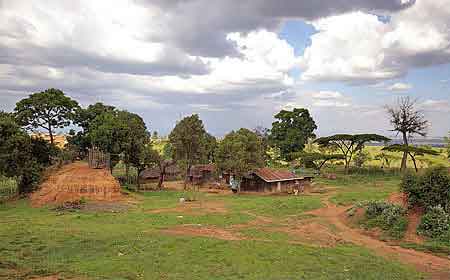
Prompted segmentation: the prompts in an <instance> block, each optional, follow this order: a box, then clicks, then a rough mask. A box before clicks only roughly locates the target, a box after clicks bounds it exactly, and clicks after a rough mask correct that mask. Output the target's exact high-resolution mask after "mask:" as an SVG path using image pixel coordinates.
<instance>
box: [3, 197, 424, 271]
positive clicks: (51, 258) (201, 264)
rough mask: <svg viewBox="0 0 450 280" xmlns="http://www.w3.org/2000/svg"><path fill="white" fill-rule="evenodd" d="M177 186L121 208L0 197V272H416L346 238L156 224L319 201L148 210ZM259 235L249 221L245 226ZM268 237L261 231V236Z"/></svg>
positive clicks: (246, 200) (236, 218) (273, 213)
mask: <svg viewBox="0 0 450 280" xmlns="http://www.w3.org/2000/svg"><path fill="white" fill-rule="evenodd" d="M184 195H185V194H184V193H182V192H172V191H161V192H151V193H145V194H140V195H136V199H138V200H139V201H140V203H139V204H138V205H137V207H134V208H132V209H130V210H128V211H125V212H122V213H106V212H85V211H76V212H62V213H61V212H56V211H53V210H50V209H45V208H44V209H35V208H31V207H30V206H29V205H28V203H27V201H25V200H21V201H18V202H13V203H7V204H3V205H0V240H1V243H0V279H16V278H17V279H26V278H27V277H28V276H30V275H52V274H58V275H60V276H66V277H67V276H75V277H76V276H83V277H86V278H87V279H255V280H256V279H258V280H259V279H421V276H420V275H419V274H418V273H417V272H416V271H415V270H414V269H412V268H410V267H407V266H403V265H400V264H399V263H397V262H394V261H391V260H386V259H384V258H381V257H378V256H375V255H373V254H372V253H371V252H370V251H368V250H366V249H364V248H361V247H358V246H354V245H350V244H347V245H337V246H336V247H330V248H318V247H313V246H308V245H297V244H295V245H294V244H290V243H288V242H287V240H285V235H283V234H274V235H273V238H272V240H273V241H274V242H263V241H255V240H241V241H227V240H218V239H215V238H210V237H191V236H174V235H168V234H166V233H162V232H161V231H160V230H161V229H166V228H170V227H173V226H177V225H182V224H202V225H209V226H215V227H220V228H227V227H229V226H231V225H236V224H243V223H247V222H249V221H251V220H253V219H254V218H255V217H254V216H252V215H250V214H256V215H264V216H267V217H271V218H272V219H274V220H275V221H277V220H282V219H286V218H287V217H288V216H291V215H294V216H295V215H301V214H302V213H303V212H304V211H307V210H311V209H315V208H318V207H321V204H320V197H318V196H314V197H313V196H305V197H288V196H280V197H271V196H244V195H242V196H206V195H201V199H203V200H205V201H206V200H220V201H223V203H224V204H225V206H226V208H227V209H228V211H227V212H226V213H221V214H219V213H205V214H201V215H189V214H183V217H182V218H180V213H170V212H168V213H166V212H164V213H149V211H150V210H154V209H159V208H164V207H174V206H176V205H177V204H178V199H179V197H182V196H184ZM246 231H247V233H248V235H250V236H251V235H254V236H257V237H258V236H260V233H259V232H258V228H257V227H256V226H255V227H254V228H252V227H249V228H247V229H246ZM266 237H267V236H266Z"/></svg>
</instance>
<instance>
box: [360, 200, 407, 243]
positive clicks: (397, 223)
mask: <svg viewBox="0 0 450 280" xmlns="http://www.w3.org/2000/svg"><path fill="white" fill-rule="evenodd" d="M365 209H366V218H367V219H368V221H367V225H369V226H377V227H380V228H382V229H383V230H385V231H387V232H388V233H389V235H390V236H392V237H394V238H398V239H399V238H401V237H403V235H404V233H405V231H406V228H407V227H408V220H407V219H406V210H405V209H403V208H402V207H401V206H399V205H395V204H391V203H387V202H384V201H369V202H367V204H366V206H365Z"/></svg>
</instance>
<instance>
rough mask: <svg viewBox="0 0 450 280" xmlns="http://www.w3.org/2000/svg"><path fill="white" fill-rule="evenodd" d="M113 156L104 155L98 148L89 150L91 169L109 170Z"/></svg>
mask: <svg viewBox="0 0 450 280" xmlns="http://www.w3.org/2000/svg"><path fill="white" fill-rule="evenodd" d="M110 162H111V156H110V154H109V153H104V152H102V151H100V150H99V149H97V148H92V149H89V152H88V163H89V167H90V168H94V169H103V168H106V169H109V168H110Z"/></svg>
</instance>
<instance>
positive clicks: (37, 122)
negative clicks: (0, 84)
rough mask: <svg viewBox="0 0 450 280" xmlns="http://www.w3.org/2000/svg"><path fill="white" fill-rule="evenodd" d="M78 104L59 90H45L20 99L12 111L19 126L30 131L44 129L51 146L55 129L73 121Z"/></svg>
mask: <svg viewBox="0 0 450 280" xmlns="http://www.w3.org/2000/svg"><path fill="white" fill-rule="evenodd" d="M78 108H79V106H78V103H77V102H76V101H75V100H73V99H71V98H70V97H68V96H66V95H65V94H64V93H63V92H62V91H61V90H59V89H54V88H51V89H47V90H45V91H42V92H38V93H33V94H31V95H30V96H29V97H28V98H25V99H22V100H20V101H19V102H17V104H16V108H15V109H14V111H15V114H16V118H17V121H18V123H19V124H20V125H22V126H24V127H27V128H30V129H44V130H46V131H47V132H48V134H49V136H50V143H52V144H53V134H54V132H55V129H56V128H64V127H66V126H68V125H70V123H71V121H72V120H74V119H75V115H76V113H75V112H76V110H77V109H78Z"/></svg>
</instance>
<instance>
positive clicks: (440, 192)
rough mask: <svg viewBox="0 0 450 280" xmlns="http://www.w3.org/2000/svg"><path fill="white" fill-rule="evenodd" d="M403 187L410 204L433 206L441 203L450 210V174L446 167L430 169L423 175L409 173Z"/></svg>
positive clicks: (405, 177) (445, 208)
mask: <svg viewBox="0 0 450 280" xmlns="http://www.w3.org/2000/svg"><path fill="white" fill-rule="evenodd" d="M401 188H402V191H403V192H404V193H405V194H406V195H407V196H408V202H409V205H410V206H415V205H417V206H421V207H425V208H431V207H434V206H438V205H441V206H442V207H443V208H444V210H446V211H447V212H450V176H449V174H448V170H447V168H445V167H436V168H432V169H429V170H427V171H426V172H425V173H424V174H423V175H416V174H407V175H405V176H404V178H403V181H402V184H401Z"/></svg>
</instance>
